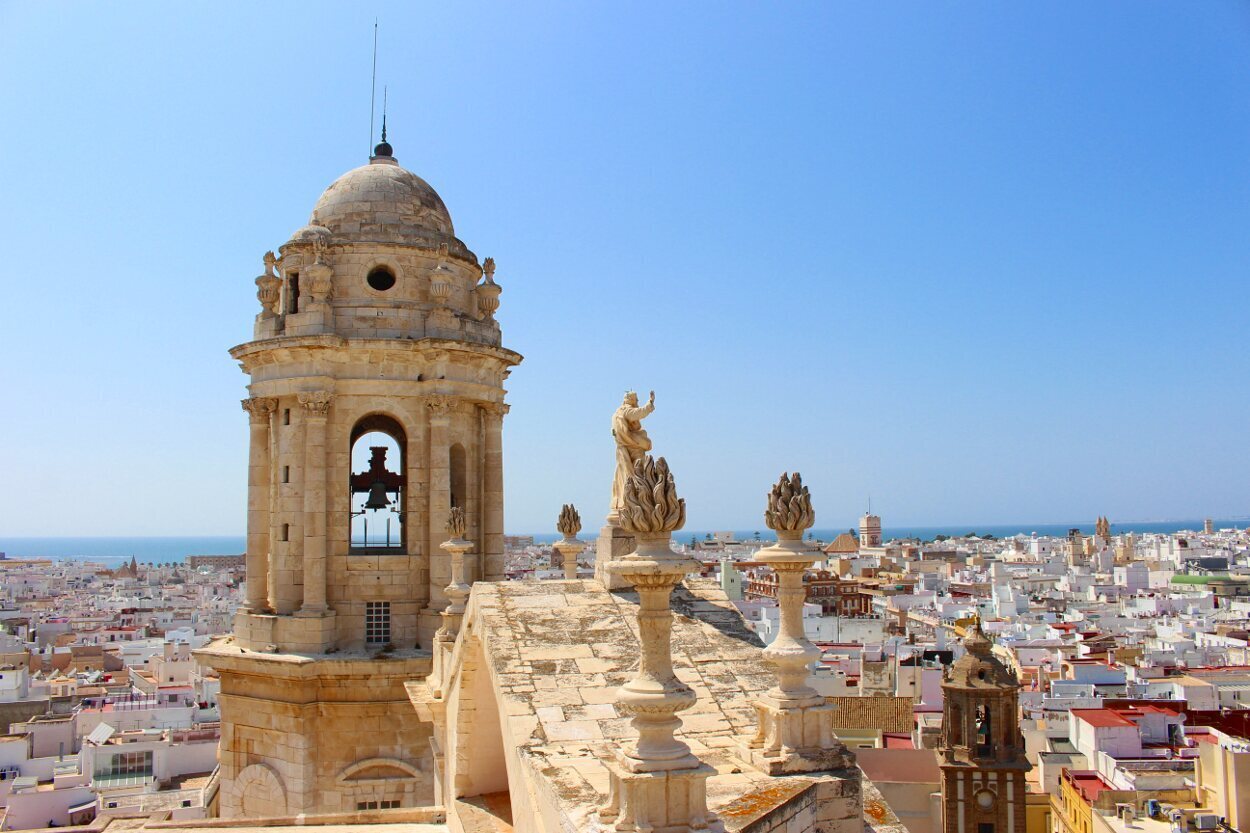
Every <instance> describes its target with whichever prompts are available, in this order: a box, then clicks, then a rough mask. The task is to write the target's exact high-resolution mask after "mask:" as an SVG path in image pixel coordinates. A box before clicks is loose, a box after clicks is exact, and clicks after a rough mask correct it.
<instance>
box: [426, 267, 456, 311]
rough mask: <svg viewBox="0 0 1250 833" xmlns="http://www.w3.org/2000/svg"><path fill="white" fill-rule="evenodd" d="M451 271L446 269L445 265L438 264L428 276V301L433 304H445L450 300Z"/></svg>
mask: <svg viewBox="0 0 1250 833" xmlns="http://www.w3.org/2000/svg"><path fill="white" fill-rule="evenodd" d="M451 280H452V275H451V270H450V269H448V268H447V264H445V263H440V264H438V268H436V269H435V270H434V271H433V273H431V274H430V300H431V301H432V302H434V303H435V304H439V305H442V304H446V303H447V300H448V299H449V298H451V286H452V284H451Z"/></svg>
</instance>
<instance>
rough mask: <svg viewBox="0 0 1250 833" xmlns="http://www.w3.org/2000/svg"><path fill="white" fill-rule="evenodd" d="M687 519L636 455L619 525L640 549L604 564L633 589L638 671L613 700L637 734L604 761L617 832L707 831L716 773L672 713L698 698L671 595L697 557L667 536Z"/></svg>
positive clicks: (669, 482) (658, 467)
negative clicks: (685, 677) (678, 667)
mask: <svg viewBox="0 0 1250 833" xmlns="http://www.w3.org/2000/svg"><path fill="white" fill-rule="evenodd" d="M685 521H686V502H685V501H684V500H681V499H680V498H678V497H677V489H676V486H675V484H674V483H673V476H672V475H671V474H670V473H669V470H668V464H667V463H666V462H665V461H664V458H663V457H661V458H660V459H659V460H654V461H653V460H652V459H651V457H650V455H647V456H645V457H643V459H641V460H639V461H638V463H637V464H636V465H635V467H634V473H633V475H632V476H631V477H630V478H629V479H628V480H627V481H626V488H625V495H624V506H623V508H622V509H621V525H622V526H623V527H624V528H625V529H627V530H628V531H629V532H630V533H631V534H632V535H633V536H634V538H635V540H637V542H638V546H637V549H636V550H635V551H634V552H632V553H630V554H629V555H627V556H625V557H624V558H620V559H618V560H615V561H612V562H610V563H609V564H608V569H609V570H610V571H611V572H612V573H613V574H615V575H619V576H621V577H622V578H623V579H624V580H625V581H626V582H628V583H629V584H632V585H634V587H635V588H636V589H637V591H638V642H639V650H640V653H641V657H640V658H639V663H638V673H637V675H636V676H635V677H634V678H633V679H632V680H630V681H629V682H627V683H625V685H623V686H621V689H620V694H619V695H618V697H617V705H618V706H619V708H620V709H621V711H623V712H624V713H626V714H628V715H630V716H631V717H632V718H633V719H632V721H631V722H632V724H633V727H634V729H635V730H636V731H637V732H638V740H637V742H636V743H629V744H626V745H625V747H624V748H623V749H622V750H621V751H620V752H619V753H618V756H617V758H616V760H615V761H613V762H611V763H609V766H608V772H609V785H608V803H607V805H605V806H604V807H603V808H601V809H600V810H599V819H600V821H601V822H603V823H607V824H611V825H612V828H613V829H615V830H618V831H637V830H664V831H672V832H673V833H690V831H702V830H707V829H708V828H709V826H710V823H711V822H712V821H713V818H712V815H711V813H709V812H708V809H707V794H706V784H707V778H708V776H709V775H711V774H712V772H713V770H712V768H711V767H710V766H708V765H707V764H705V763H703V762H702V761H700V760H699V759H698V758H697V757H695V755H694V754H693V753H692V752H691V751H690V747H689V746H688V745H687V744H686V743H685V742H684V741H682V740H679V739H678V738H677V737H676V735H675V733H676V731H677V729H679V728H680V727H681V718H679V717H678V716H677V713H678V712H680V711H684V710H685V709H688V708H690V707H691V706H693V705H694V703H695V694H694V691H692V690H691V689H690V687H689V686H687V685H686V684H685V683H683V682H681V681H680V680H679V679H677V675H676V674H675V673H674V672H673V654H672V646H671V643H670V640H671V637H672V630H673V612H672V609H671V607H670V596H671V594H672V592H673V588H674V587H676V586H677V585H678V584H679V583H681V579H682V577H683V576H684V575H685V574H686V573H688V572H691V571H694V570H698V569H699V562H697V561H695V560H694V559H693V558H687V557H685V556H682V555H679V554H678V553H675V552H673V550H672V548H671V546H670V537H671V536H672V534H673V532H674V530H677V529H681V527H682V525H683V524H684V523H685Z"/></svg>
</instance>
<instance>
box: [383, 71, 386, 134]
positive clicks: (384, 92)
mask: <svg viewBox="0 0 1250 833" xmlns="http://www.w3.org/2000/svg"><path fill="white" fill-rule="evenodd" d="M382 144H386V85H385V84H383V85H382Z"/></svg>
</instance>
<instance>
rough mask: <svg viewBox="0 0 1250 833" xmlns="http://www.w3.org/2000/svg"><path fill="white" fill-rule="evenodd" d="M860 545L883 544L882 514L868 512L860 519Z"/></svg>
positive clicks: (872, 545)
mask: <svg viewBox="0 0 1250 833" xmlns="http://www.w3.org/2000/svg"><path fill="white" fill-rule="evenodd" d="M859 545H860V546H861V547H879V546H881V516H880V515H874V514H872V513H871V512H867V513H865V514H864V515H862V516H861V517H860V519H859Z"/></svg>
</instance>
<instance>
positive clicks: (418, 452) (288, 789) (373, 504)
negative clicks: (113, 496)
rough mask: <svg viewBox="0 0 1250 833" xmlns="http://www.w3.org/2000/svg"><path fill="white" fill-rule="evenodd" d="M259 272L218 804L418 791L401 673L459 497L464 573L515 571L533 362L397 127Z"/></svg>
mask: <svg viewBox="0 0 1250 833" xmlns="http://www.w3.org/2000/svg"><path fill="white" fill-rule="evenodd" d="M256 285H257V297H258V298H259V300H260V304H261V311H260V313H259V314H258V315H257V316H256V321H255V329H254V338H253V340H252V341H249V342H247V343H246V344H242V345H239V346H238V347H235V348H233V349H232V350H231V351H230V354H231V355H232V356H233V357H234V358H235V359H236V360H238V362H239V364H240V366H241V367H242V369H243V371H244V372H245V373H247V374H248V375H249V377H250V384H249V386H248V392H249V396H248V398H246V399H244V400H243V408H244V410H245V411H246V412H247V415H248V419H249V422H250V442H251V446H250V453H249V464H248V504H247V506H248V511H247V597H246V604H245V606H244V607H243V608H242V609H241V610H240V612H239V614H238V615H237V617H236V620H235V631H234V635H233V637H232V638H231V640H229V641H227V642H218V643H214V644H213V645H212V646H210V647H208V648H205V649H204V650H203V651H202V652H201V656H202V658H203V659H204V660H205V661H206V662H208V663H209V664H211V665H212V666H214V667H215V668H216V669H217V670H218V672H219V673H220V674H221V677H222V696H221V707H222V724H223V727H222V743H221V776H222V790H221V802H220V812H221V814H222V815H223V816H233V817H243V816H252V815H294V814H297V813H312V812H351V811H355V810H356V809H357V805H360V806H361V807H362V808H368V807H369V806H370V804H371V803H374V804H375V805H376V803H377V802H401V803H400V804H399V805H395V804H393V803H388V804H387V805H386V806H410V804H412V803H420V802H422V801H425V800H426V799H428V798H429V796H428V795H425V794H424V793H427V792H428V791H429V790H430V789H431V784H432V782H431V779H430V773H429V772H428V764H426V762H424V761H423V760H421V759H420V756H422V755H428V748H429V747H428V736H429V726H428V725H426V724H421V723H420V722H419V721H418V720H417V719H416V716H415V714H414V712H413V710H412V707H411V705H410V704H409V702H408V700H407V696H406V694H405V691H404V688H403V683H404V682H406V681H410V680H413V679H420V678H422V677H424V676H426V675H427V674H428V673H429V670H430V652H429V648H430V647H431V640H432V639H433V637H434V634H435V631H436V630H437V628H438V626H439V624H440V616H439V614H440V613H441V611H442V610H443V608H444V607H446V605H447V603H448V600H447V597H446V595H445V593H444V590H443V588H445V587H446V586H447V585H448V584H449V583H450V581H451V575H450V566H449V561H448V555H447V553H446V552H445V551H444V550H442V549H440V548H439V544H440V543H441V542H442V541H443V539H444V538H445V534H444V528H445V526H446V522H447V516H448V513H449V510H450V509H451V507H453V506H457V507H460V508H462V509H463V510H464V513H465V517H466V526H467V530H466V533H465V538H467V539H468V540H469V541H471V542H472V543H473V545H474V550H473V553H474V556H475V557H474V558H473V559H472V566H471V567H469V574H470V575H469V578H470V580H473V579H484V580H497V579H502V578H503V577H504V563H503V445H502V424H503V417H504V415H505V414H506V413H507V408H508V406H507V405H506V404H505V403H504V393H505V391H504V388H503V383H504V380H505V379H506V378H507V376H508V373H509V372H510V369H511V368H512V367H514V366H515V365H517V364H518V363H519V362H520V361H521V356H520V355H519V354H517V353H514V352H512V351H511V350H508V349H505V348H504V347H502V346H501V339H500V329H499V324H498V322H497V321H496V320H495V312H496V310H497V309H498V307H499V294H500V287H499V285H498V284H497V283H496V282H495V280H494V262H493V261H492V260H491V259H489V258H488V259H487V260H486V261H485V262H484V263H481V264H479V262H478V259H477V256H476V255H475V254H474V253H473V252H472V251H470V250H469V248H468V247H467V246H465V244H464V243H462V242H461V241H460V240H459V239H458V238H456V236H455V232H454V230H453V227H452V222H451V217H450V215H449V214H448V212H447V208H446V206H445V205H444V204H443V201H442V199H441V198H440V197H439V196H438V194H437V193H435V191H434V189H433V188H431V187H430V186H429V184H427V183H426V182H425V181H424V180H422V179H421V178H420V177H418V176H416V175H415V174H413V173H411V172H409V171H407V170H405V169H404V168H402V167H400V165H399V163H398V161H397V160H396V159H395V157H394V155H393V151H392V148H391V146H390V145H389V144H388V143H387V142H386V140H385V133H383V141H382V143H381V144H379V145H378V146H377V148H375V152H374V155H373V156H372V157H371V158H370V160H369V164H367V165H363V166H361V167H359V168H356V169H354V170H351V171H349V172H347V173H346V174H344V175H343V176H341V177H339V179H337V180H336V181H335V182H334V183H333V184H332V185H330V187H329V188H328V189H326V191H325V193H324V194H323V195H322V196H321V199H320V200H319V201H318V202H317V205H316V207H315V208H314V209H313V212H312V218H311V220H310V221H309V224H308V225H306V226H304V227H303V228H301V229H299V230H298V231H297V232H295V234H294V235H293V236H292V237H291V239H290V240H288V241H287V242H286V243H285V244H283V245H282V246H281V247H280V248H279V256H277V257H274V256H273V255H272V254H268V255H266V257H265V272H264V274H263V275H261V276H260V277H259V278H257V279H256ZM348 688H350V689H351V692H350V694H348V693H347V689H348ZM414 756H416V757H414ZM345 773H347V774H345ZM382 793H386V795H385V796H384V795H382Z"/></svg>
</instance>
